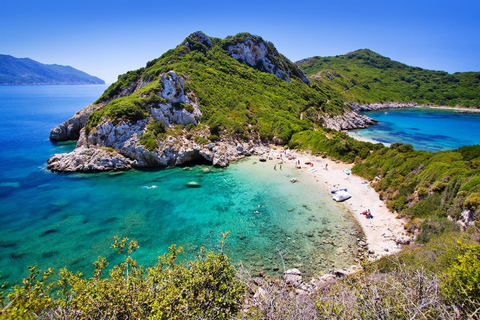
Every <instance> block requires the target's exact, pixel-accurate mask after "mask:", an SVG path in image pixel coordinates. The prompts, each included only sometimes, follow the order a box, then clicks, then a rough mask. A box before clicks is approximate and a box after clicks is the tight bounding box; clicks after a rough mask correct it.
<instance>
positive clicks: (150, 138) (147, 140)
mask: <svg viewBox="0 0 480 320" xmlns="http://www.w3.org/2000/svg"><path fill="white" fill-rule="evenodd" d="M139 141H140V144H141V145H142V146H144V147H145V149H147V150H148V151H153V150H155V149H157V148H158V143H157V139H156V137H155V136H154V134H153V132H149V131H147V132H145V133H144V134H142V135H141V136H140V138H139Z"/></svg>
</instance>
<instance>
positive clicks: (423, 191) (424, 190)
mask: <svg viewBox="0 0 480 320" xmlns="http://www.w3.org/2000/svg"><path fill="white" fill-rule="evenodd" d="M417 194H418V196H419V197H420V198H424V197H426V196H428V188H425V187H420V188H418V190H417Z"/></svg>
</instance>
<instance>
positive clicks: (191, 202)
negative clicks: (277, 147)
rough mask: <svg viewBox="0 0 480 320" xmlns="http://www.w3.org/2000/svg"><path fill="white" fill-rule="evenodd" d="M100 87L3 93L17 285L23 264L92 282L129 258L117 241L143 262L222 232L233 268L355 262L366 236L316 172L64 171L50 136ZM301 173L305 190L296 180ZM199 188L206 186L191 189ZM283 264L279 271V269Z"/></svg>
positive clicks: (5, 221)
mask: <svg viewBox="0 0 480 320" xmlns="http://www.w3.org/2000/svg"><path fill="white" fill-rule="evenodd" d="M105 88H106V87H105V86H22V87H11V86H3V87H2V86H0V147H1V150H2V152H1V153H0V161H1V162H2V164H3V165H2V168H1V169H0V230H1V234H2V237H1V238H0V274H1V277H2V281H8V282H9V283H18V282H20V281H21V277H23V276H25V275H26V273H27V266H30V265H34V264H38V265H39V267H40V268H42V269H45V268H47V267H54V268H62V267H68V268H69V269H70V270H73V271H81V272H84V273H86V274H87V275H90V274H91V272H92V271H93V266H92V262H93V261H94V260H95V259H96V258H97V257H98V256H105V257H107V258H108V259H109V260H110V261H111V262H113V263H116V262H119V261H120V260H119V259H121V258H122V257H120V256H118V255H116V254H115V253H114V251H113V250H112V249H109V246H110V244H111V243H112V242H113V236H115V235H118V236H120V237H130V238H136V239H137V240H138V241H139V245H140V250H139V251H137V252H135V254H134V258H137V259H138V260H139V261H140V262H141V263H142V264H144V265H152V264H154V263H155V262H156V260H157V256H159V255H161V254H163V253H164V252H166V250H167V248H168V246H170V245H171V244H172V243H175V244H177V245H179V246H183V247H184V248H185V254H184V255H183V258H185V259H192V258H194V257H195V255H196V254H198V253H199V250H200V247H201V246H205V247H206V248H207V249H212V250H217V249H218V243H219V240H221V236H220V233H221V232H227V231H230V232H231V235H230V236H229V237H228V238H227V241H226V242H227V247H228V248H229V249H230V250H231V251H230V256H231V257H232V259H233V261H234V262H235V264H238V263H240V262H244V263H245V264H246V266H247V267H248V268H250V269H251V272H252V273H253V274H254V275H255V274H259V273H264V274H268V275H271V276H279V275H281V274H282V272H283V265H282V261H281V259H280V256H279V254H278V251H279V250H280V251H281V252H282V253H283V257H284V260H285V263H286V267H287V268H291V267H294V266H296V267H298V268H300V270H301V271H302V272H303V273H304V274H305V275H307V276H313V275H315V274H316V273H318V272H320V271H325V270H330V269H332V268H341V267H345V266H349V265H351V264H353V259H354V256H353V254H354V252H355V242H356V238H357V236H358V235H360V234H361V231H360V229H359V227H358V226H357V224H356V223H355V221H354V219H353V218H352V217H351V215H350V214H348V213H346V212H345V211H344V209H343V206H342V205H341V204H337V203H335V202H333V201H332V200H331V198H330V195H329V194H328V192H326V191H323V190H321V189H320V188H318V183H316V181H314V180H313V179H314V178H313V177H311V176H310V175H308V174H306V173H304V172H301V171H298V170H296V169H293V168H289V167H288V166H286V165H284V166H283V170H281V171H280V170H277V171H274V170H273V163H272V162H266V163H262V162H257V161H256V160H257V159H255V158H254V157H252V158H248V159H246V160H244V161H240V162H239V163H237V164H234V165H231V166H229V167H228V168H226V169H214V168H210V167H208V166H193V167H185V168H167V169H156V170H132V171H128V172H123V173H100V174H59V173H52V172H49V171H48V170H46V169H45V168H46V162H45V161H46V159H48V157H50V156H52V155H53V154H55V153H59V152H67V151H69V150H72V149H73V148H74V147H75V144H74V143H71V142H70V143H59V144H54V143H51V142H50V141H49V140H48V134H49V131H50V129H51V128H53V127H54V126H55V125H56V124H58V123H60V122H62V121H64V120H66V119H67V118H69V117H70V116H72V115H73V114H74V112H75V111H76V110H78V109H81V108H83V107H84V106H86V105H88V104H89V103H91V102H93V101H94V100H95V99H96V98H98V97H99V96H100V95H101V93H102V92H103V90H105ZM292 177H295V178H297V179H298V180H299V183H295V184H291V183H290V182H289V179H291V178H292ZM190 181H196V182H198V183H199V184H200V185H201V187H200V188H187V187H186V186H185V184H186V183H188V182H190ZM277 268H278V270H277Z"/></svg>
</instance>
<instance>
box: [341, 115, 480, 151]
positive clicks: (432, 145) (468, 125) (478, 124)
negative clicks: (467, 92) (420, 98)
mask: <svg viewBox="0 0 480 320" xmlns="http://www.w3.org/2000/svg"><path fill="white" fill-rule="evenodd" d="M362 114H365V115H367V116H369V117H371V118H373V119H375V120H377V121H378V124H377V125H373V126H370V127H369V128H368V129H359V130H352V131H350V132H349V134H350V135H351V136H358V137H360V138H363V139H367V140H373V141H377V142H381V143H384V144H387V145H389V144H392V143H395V142H402V143H410V144H412V145H413V146H414V148H415V149H418V150H427V151H431V152H436V151H441V150H452V149H457V148H460V147H462V146H465V145H474V144H480V113H460V112H458V111H456V110H449V109H435V108H409V109H387V110H381V111H368V112H363V113H362Z"/></svg>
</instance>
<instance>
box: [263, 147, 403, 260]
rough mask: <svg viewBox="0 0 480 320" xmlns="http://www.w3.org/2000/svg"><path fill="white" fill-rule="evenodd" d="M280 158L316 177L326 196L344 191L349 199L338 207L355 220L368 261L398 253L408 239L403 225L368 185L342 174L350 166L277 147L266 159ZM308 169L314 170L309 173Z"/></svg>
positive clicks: (351, 165)
mask: <svg viewBox="0 0 480 320" xmlns="http://www.w3.org/2000/svg"><path fill="white" fill-rule="evenodd" d="M280 154H282V160H283V163H284V164H287V165H291V166H295V165H296V163H297V161H298V160H300V164H301V169H299V170H303V171H305V172H307V173H308V174H311V175H313V176H314V177H316V180H317V182H318V184H319V187H321V188H325V189H326V190H328V191H329V192H330V191H331V190H336V189H339V188H347V190H348V193H349V194H350V195H351V196H352V197H351V198H350V199H348V200H346V201H343V202H342V204H343V205H345V208H346V210H348V211H349V212H351V214H352V215H353V216H354V217H355V218H356V219H357V221H358V223H359V225H360V226H361V228H362V229H363V232H364V234H365V238H366V244H367V246H368V250H369V252H370V258H371V259H378V258H380V257H383V256H386V255H390V254H393V253H397V252H399V251H400V250H401V246H400V245H398V244H397V243H398V240H405V239H407V238H408V236H407V234H406V231H405V229H404V225H405V221H404V220H402V219H399V218H397V215H396V214H394V213H392V212H390V211H389V209H388V208H387V207H386V205H385V203H384V202H383V201H382V200H380V198H379V195H378V194H377V193H376V192H375V190H374V189H373V188H372V187H370V181H365V179H363V178H361V177H359V176H355V175H353V174H349V175H348V174H347V173H346V172H345V169H349V170H351V169H352V167H353V164H346V163H342V162H336V161H333V160H330V159H326V158H321V157H316V156H312V155H310V154H308V153H299V152H292V151H289V150H283V149H282V148H281V147H279V148H276V150H272V151H271V152H270V156H271V157H272V158H273V159H274V160H271V161H272V162H273V161H279V160H277V157H278V156H280ZM286 155H292V156H294V157H295V160H288V159H287V158H286ZM305 162H310V163H312V164H313V167H312V166H311V165H306V164H305ZM326 167H327V168H326ZM312 168H314V169H313V170H310V169H312ZM315 169H316V170H315ZM300 183H301V182H300ZM332 196H333V194H332ZM332 201H334V200H332ZM367 209H370V212H371V214H372V215H373V218H372V219H367V218H366V216H365V215H362V214H361V213H362V212H364V211H365V210H367Z"/></svg>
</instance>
